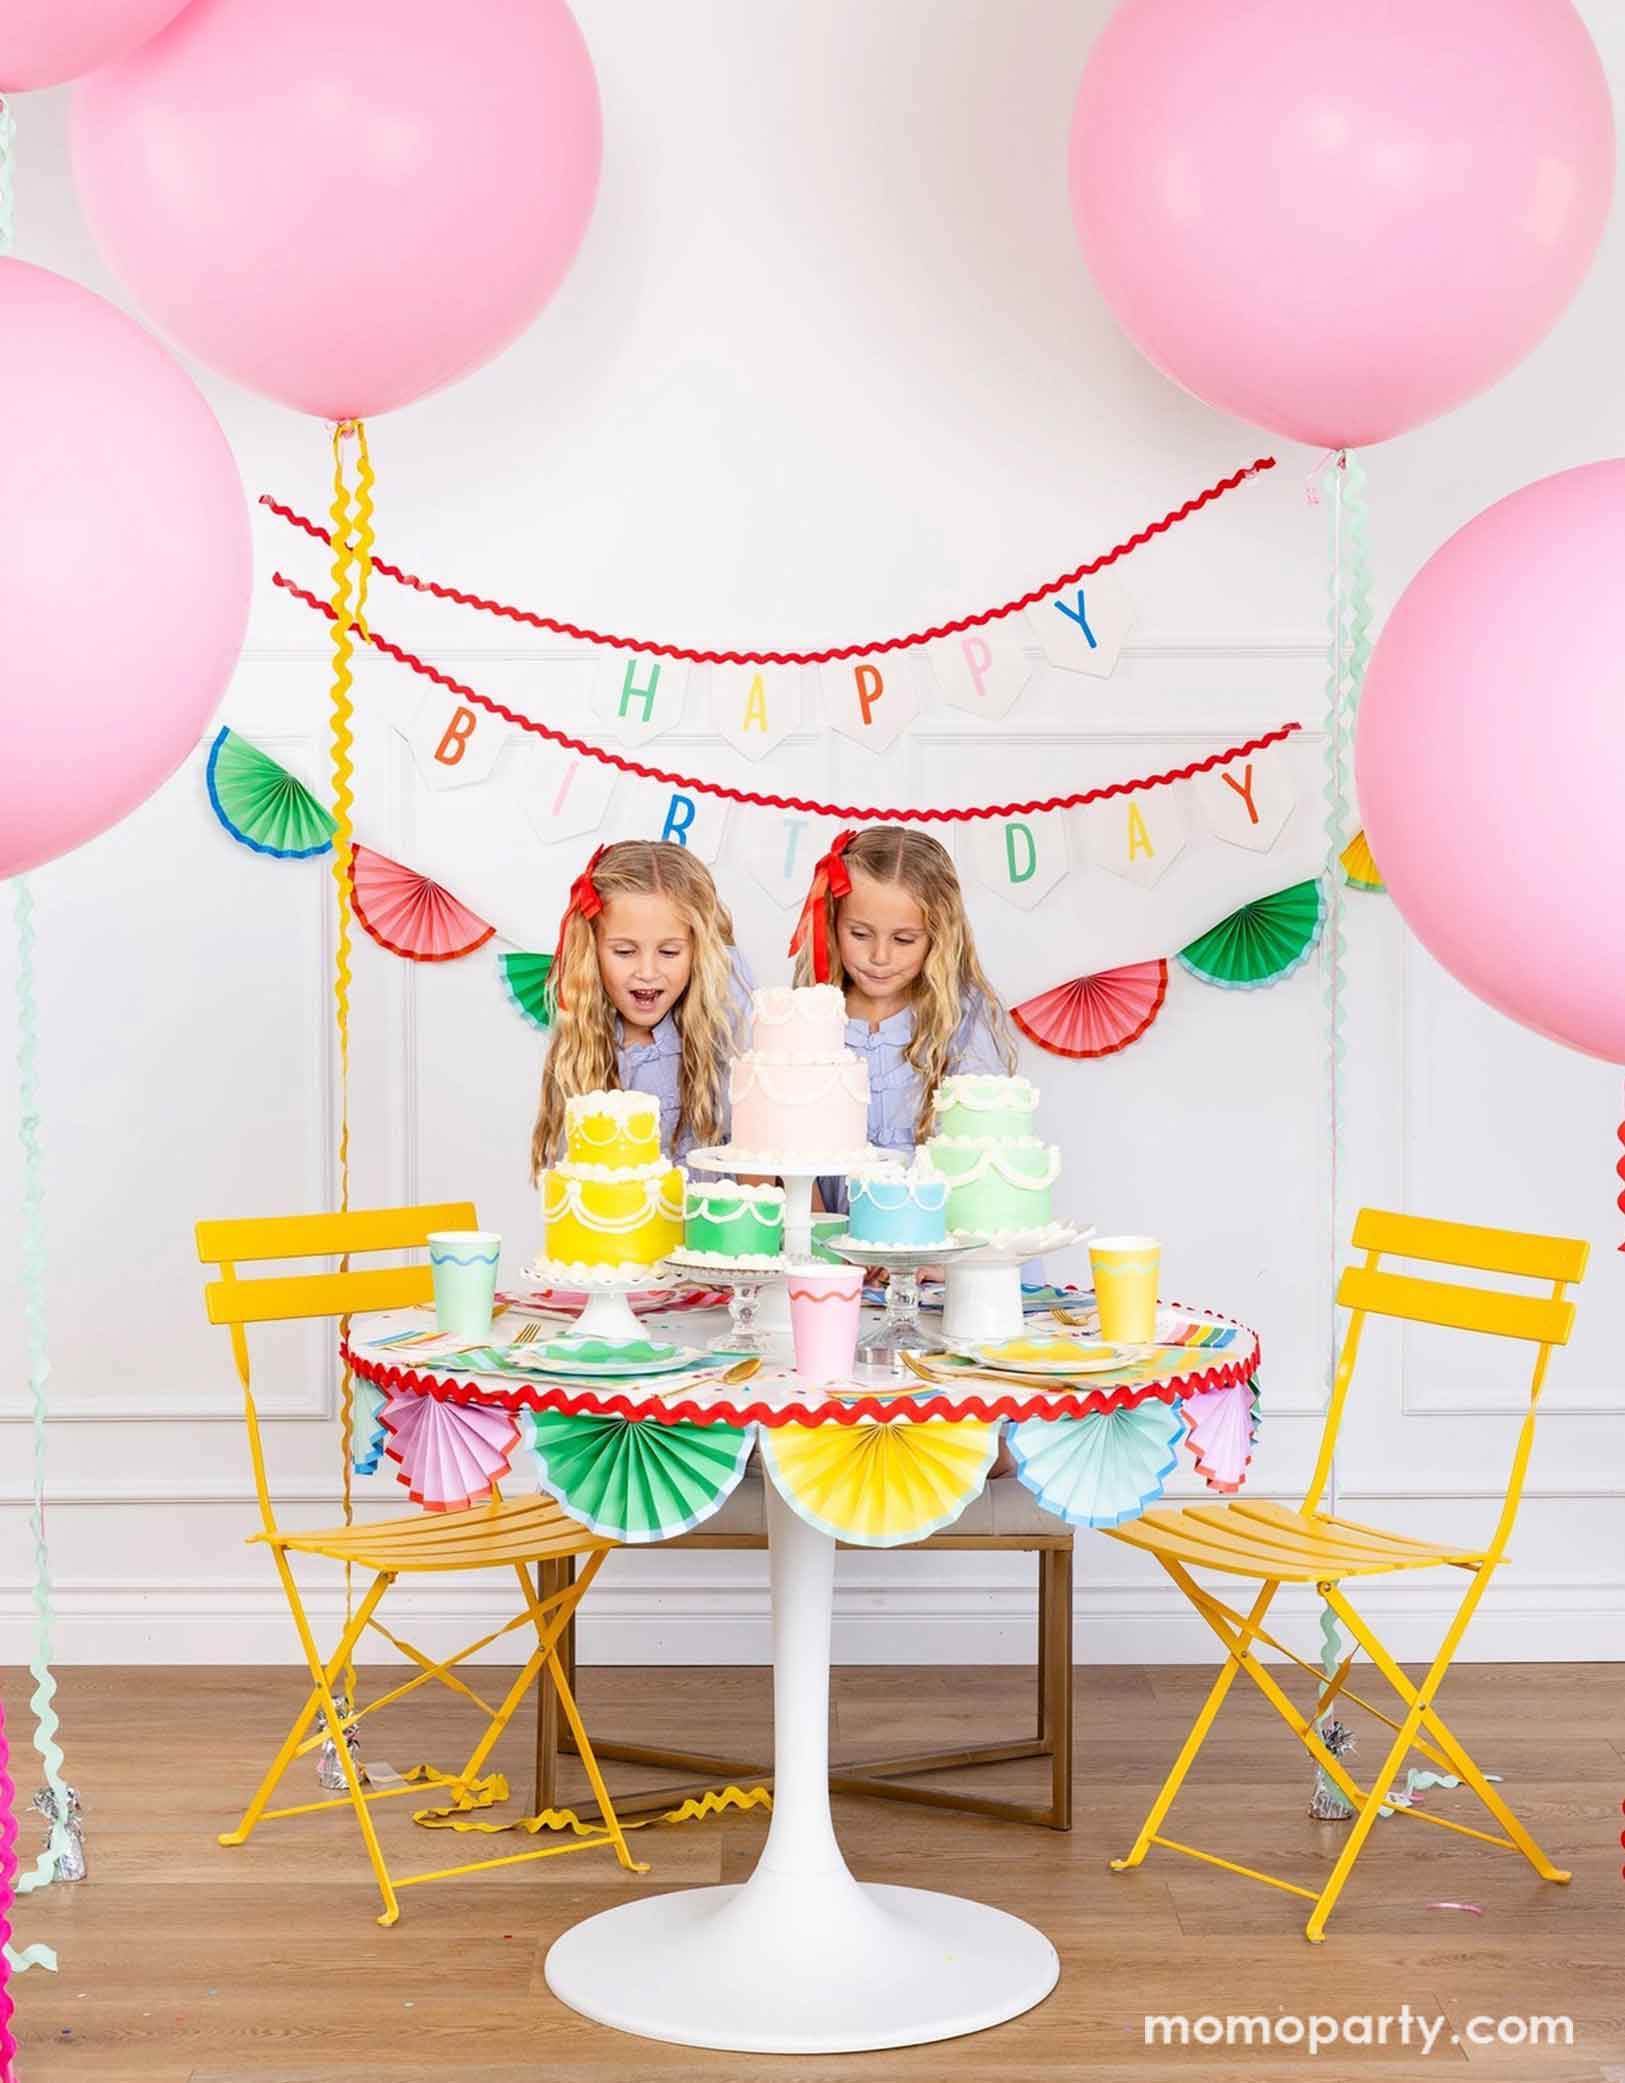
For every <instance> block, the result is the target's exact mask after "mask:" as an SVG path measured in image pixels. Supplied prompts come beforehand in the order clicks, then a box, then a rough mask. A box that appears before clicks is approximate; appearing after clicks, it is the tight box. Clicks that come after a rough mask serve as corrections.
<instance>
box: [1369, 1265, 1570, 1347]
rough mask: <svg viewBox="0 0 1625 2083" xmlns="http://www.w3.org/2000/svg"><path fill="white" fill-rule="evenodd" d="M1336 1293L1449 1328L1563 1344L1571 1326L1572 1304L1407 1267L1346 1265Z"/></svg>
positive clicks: (1384, 1312) (1379, 1310) (1383, 1312)
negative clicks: (1423, 1276) (1419, 1274)
mask: <svg viewBox="0 0 1625 2083" xmlns="http://www.w3.org/2000/svg"><path fill="white" fill-rule="evenodd" d="M1337 1299H1338V1301H1339V1302H1340V1303H1341V1304H1342V1305H1343V1307H1344V1308H1345V1309H1363V1310H1365V1311H1367V1312H1368V1313H1369V1314H1370V1315H1372V1316H1397V1317H1402V1318H1404V1320H1405V1321H1406V1322H1407V1323H1413V1324H1438V1325H1440V1326H1442V1327H1443V1328H1444V1329H1446V1330H1451V1331H1486V1332H1488V1333H1489V1334H1490V1335H1491V1336H1492V1337H1497V1338H1526V1339H1528V1340H1529V1342H1530V1343H1531V1344H1533V1345H1566V1344H1567V1343H1568V1340H1569V1333H1570V1331H1572V1330H1573V1328H1574V1304H1573V1303H1572V1302H1558V1301H1553V1299H1552V1298H1551V1297H1550V1296H1549V1295H1509V1294H1507V1293H1506V1292H1505V1291H1504V1290H1502V1289H1500V1288H1493V1287H1462V1286H1460V1285H1459V1284H1458V1283H1457V1282H1455V1281H1450V1280H1416V1279H1413V1278H1412V1277H1411V1276H1410V1275H1409V1274H1406V1273H1379V1272H1374V1271H1371V1270H1370V1269H1368V1268H1367V1267H1365V1266H1349V1267H1348V1268H1346V1270H1345V1271H1344V1274H1343V1277H1342V1279H1341V1280H1340V1281H1339V1282H1338V1286H1337Z"/></svg>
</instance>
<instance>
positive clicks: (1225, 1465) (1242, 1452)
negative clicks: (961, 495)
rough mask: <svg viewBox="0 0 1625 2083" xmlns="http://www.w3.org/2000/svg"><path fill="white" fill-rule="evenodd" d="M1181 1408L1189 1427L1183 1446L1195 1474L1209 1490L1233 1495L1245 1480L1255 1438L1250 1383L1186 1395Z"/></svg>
mask: <svg viewBox="0 0 1625 2083" xmlns="http://www.w3.org/2000/svg"><path fill="white" fill-rule="evenodd" d="M1183 1409H1184V1412H1185V1423H1186V1425H1187V1427H1188V1428H1189V1429H1188V1430H1187V1432H1186V1434H1185V1439H1186V1444H1187V1445H1188V1446H1189V1447H1190V1450H1191V1453H1192V1455H1193V1456H1194V1457H1195V1461H1196V1473H1197V1474H1198V1475H1199V1476H1201V1477H1203V1479H1204V1480H1205V1481H1206V1483H1207V1486H1208V1488H1209V1489H1210V1490H1218V1491H1220V1492H1222V1493H1223V1494H1225V1495H1226V1496H1230V1495H1233V1494H1234V1493H1235V1492H1236V1491H1237V1490H1239V1489H1240V1488H1241V1486H1242V1483H1243V1482H1244V1481H1245V1480H1246V1475H1247V1464H1248V1463H1249V1462H1250V1461H1251V1460H1252V1458H1253V1442H1254V1439H1255V1438H1256V1436H1257V1428H1256V1426H1255V1425H1254V1423H1253V1385H1252V1383H1251V1382H1247V1381H1237V1382H1232V1383H1231V1384H1230V1386H1229V1387H1228V1388H1224V1389H1207V1390H1204V1391H1203V1392H1202V1393H1201V1394H1200V1395H1197V1396H1187V1397H1186V1398H1185V1401H1184V1404H1183Z"/></svg>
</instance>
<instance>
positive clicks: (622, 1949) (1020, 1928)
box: [546, 1868, 1060, 2054]
mask: <svg viewBox="0 0 1625 2083" xmlns="http://www.w3.org/2000/svg"><path fill="white" fill-rule="evenodd" d="M546 1974H547V1985H548V1987H549V1988H550V1989H551V1990H552V1991H553V1993H554V1995H555V1996H557V1997H558V1998H560V2000H561V2001H562V2002H564V2003H567V2004H568V2005H569V2006H570V2008H571V2009H572V2010H576V2011H580V2012H582V2013H583V2014H584V2015H585V2016H586V2017H588V2018H595V2019H596V2020H597V2021H598V2022H599V2024H601V2025H613V2026H615V2027H616V2028H617V2029H618V2030H619V2031H621V2032H630V2033H636V2034H638V2035H639V2036H640V2037H641V2038H643V2039H648V2040H670V2041H674V2042H676V2044H677V2045H679V2046H684V2047H716V2048H723V2049H727V2050H729V2051H731V2052H736V2053H741V2054H856V2053H861V2052H864V2051H866V2050H872V2049H875V2048H879V2047H915V2046H920V2045H923V2044H924V2043H926V2042H928V2041H931V2040H948V2039H954V2038H957V2037H958V2035H959V2034H961V2033H966V2032H979V2031H981V2030H982V2029H983V2028H984V2027H985V2026H989V2025H999V2024H1002V2023H1003V2022H1004V2020H1005V2019H1007V2018H1014V2017H1017V2016H1019V2015H1020V2013H1021V2012H1023V2011H1028V2010H1031V2009H1032V2007H1033V2005H1034V2004H1036V2003H1042V2002H1043V2000H1044V1998H1045V1997H1046V1996H1048V1994H1049V1993H1050V1991H1051V1990H1052V1989H1053V1988H1054V1987H1055V1983H1056V1979H1057V1977H1058V1976H1059V1974H1060V1961H1059V1959H1058V1958H1057V1956H1056V1952H1055V1948H1054V1947H1053V1946H1052V1945H1051V1944H1050V1942H1049V1940H1048V1939H1047V1938H1045V1937H1044V1935H1043V1933H1042V1932H1039V1931H1035V1930H1034V1929H1033V1928H1032V1926H1031V1925H1030V1924H1023V1923H1022V1922H1021V1920H1020V1919H1019V1918H1018V1917H1012V1916H1010V1915H1008V1914H1007V1913H1006V1912H1005V1911H1004V1910H1002V1909H990V1908H988V1907H987V1906H986V1904H984V1903H980V1902H967V1901H965V1900H963V1899H962V1898H961V1897H959V1896H957V1895H937V1894H933V1893H931V1892H929V1891H927V1890H926V1889H923V1888H890V1887H865V1886H862V1885H861V1884H860V1883H858V1882H857V1881H855V1880H853V1878H852V1877H851V1875H850V1874H849V1873H847V1872H846V1871H845V1869H844V1868H840V1869H838V1870H836V1871H832V1872H828V1873H824V1874H820V1875H818V1876H816V1877H809V1876H808V1875H806V1874H790V1873H774V1872H771V1871H768V1870H765V1869H762V1868H759V1869H758V1870H757V1872H756V1874H755V1875H754V1876H753V1877H752V1879H751V1880H750V1881H748V1882H746V1883H745V1884H744V1885H743V1886H741V1887H731V1888H688V1889H684V1890H681V1891H679V1892H678V1893H676V1894H671V1895H653V1896H647V1897H645V1898H643V1899H642V1900H640V1901H637V1902H626V1903H622V1904H621V1905H620V1907H619V1908H617V1909H608V1910H604V1911H602V1912H601V1913H600V1914H599V1915H598V1916H595V1917H589V1918H588V1919H587V1921H586V1922H585V1923H584V1924H577V1925H576V1926H575V1927H574V1929H573V1930H570V1931H567V1932H565V1934H564V1936H563V1937H562V1938H560V1939H559V1940H557V1941H556V1942H555V1944H554V1945H553V1947H552V1949H551V1951H550V1952H549V1953H548V1956H547V1967H546Z"/></svg>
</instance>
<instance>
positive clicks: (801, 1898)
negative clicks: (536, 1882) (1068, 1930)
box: [546, 1481, 1060, 2055]
mask: <svg viewBox="0 0 1625 2083" xmlns="http://www.w3.org/2000/svg"><path fill="white" fill-rule="evenodd" d="M766 1489H767V1526H768V1540H769V1544H770V1548H771V1556H772V1582H773V1732H774V1759H773V1769H774V1783H773V1820H772V1823H771V1825H770V1827H769V1829H768V1834H767V1843H766V1845H765V1846H764V1847H763V1850H762V1856H761V1858H760V1859H759V1860H758V1861H757V1865H756V1870H755V1872H754V1873H753V1874H752V1875H751V1877H750V1879H749V1880H748V1881H746V1882H745V1883H744V1885H743V1886H736V1887H723V1888H715V1887H705V1888H687V1889H682V1890H679V1891H678V1892H676V1893H674V1894H669V1895H656V1896H648V1897H645V1898H643V1899H642V1900H640V1901H636V1902H627V1903H623V1904H622V1905H621V1906H620V1907H619V1908H617V1909H609V1910H604V1911H602V1912H600V1914H599V1915H597V1916H595V1917H589V1918H588V1919H587V1921H586V1922H585V1923H584V1924H577V1925H576V1926H575V1928H574V1929H573V1930H571V1931H567V1932H566V1933H565V1934H564V1936H563V1937H562V1938H560V1939H559V1940H557V1941H556V1942H555V1944H554V1945H553V1947H552V1950H551V1951H550V1952H549V1953H548V1956H547V1965H546V1975H547V1984H548V1987H549V1988H550V1989H551V1990H552V1991H553V1993H554V1995H555V1996H557V1997H558V1998H559V1999H560V2000H561V2001H562V2002H564V2003H567V2004H569V2005H570V2007H571V2009H572V2010H577V2011H580V2012H582V2013H583V2014H584V2015H585V2016H587V2017H589V2018H595V2019H597V2020H598V2022H599V2023H600V2024H602V2025H612V2026H616V2027H618V2028H619V2029H620V2030H621V2031H622V2032H631V2033H637V2034H640V2035H641V2036H642V2037H643V2038H645V2039H653V2040H670V2041H675V2042H676V2043H677V2044H678V2045H680V2046H686V2047H717V2048H726V2049H729V2050H732V2051H736V2052H739V2053H754V2054H801V2055H812V2054H849V2053H858V2052H861V2051H863V2050H866V2049H873V2048H878V2047H912V2046H919V2045H921V2044H923V2043H924V2042H926V2041H931V2040H946V2039H952V2038H954V2037H955V2036H957V2035H958V2034H960V2033H965V2032H978V2031H980V2030H981V2029H982V2028H983V2027H984V2026H989V2025H998V2024H1001V2023H1002V2022H1003V2021H1004V2020H1005V2019H1006V2018H1014V2017H1016V2016H1018V2015H1019V2014H1020V2013H1021V2012H1022V2011H1026V2010H1030V2009H1031V2008H1032V2006H1033V2005H1034V2004H1035V2003H1040V2002H1042V2001H1043V1999H1044V1998H1045V1997H1046V1996H1047V1995H1048V1994H1049V1992H1050V1991H1051V1989H1053V1988H1054V1986H1055V1983H1056V1979H1057V1977H1058V1976H1059V1974H1060V1961H1059V1959H1058V1958H1057V1956H1056V1952H1055V1948H1054V1947H1053V1946H1052V1945H1051V1944H1050V1942H1049V1940H1048V1939H1047V1938H1045V1937H1044V1935H1043V1933H1042V1932H1039V1931H1035V1930H1034V1929H1033V1928H1032V1926H1031V1925H1030V1924H1023V1923H1022V1922H1021V1921H1020V1920H1019V1919H1018V1918H1016V1917H1012V1916H1010V1915H1009V1914H1008V1913H1007V1912H1006V1911H1004V1910H1000V1909H991V1908H989V1907H987V1906H986V1905H985V1904H983V1903H980V1902H967V1901H964V1900H963V1899H962V1898H961V1897H959V1896H957V1895H939V1894H936V1893H933V1892H931V1891H929V1890H927V1889H923V1888H897V1887H871V1886H864V1885H862V1884H861V1883H859V1882H858V1881H856V1880H854V1879H853V1877H852V1875H851V1874H850V1873H849V1872H848V1870H847V1866H846V1861H845V1860H844V1859H843V1858H842V1856H841V1848H840V1846H839V1845H838V1844H837V1843H836V1840H835V1828H834V1824H833V1823H832V1821H831V1819H830V1811H829V1635H830V1596H831V1588H832V1583H833V1578H834V1567H835V1542H834V1540H833V1539H832V1538H831V1536H830V1535H828V1534H826V1533H820V1532H819V1531H818V1530H817V1529H816V1528H815V1527H812V1526H809V1525H808V1524H807V1523H806V1521H805V1520H804V1519H801V1518H799V1517H797V1515H796V1514H795V1513H794V1512H793V1511H792V1510H791V1509H790V1507H789V1506H788V1505H787V1504H786V1503H785V1502H784V1500H783V1499H782V1498H781V1497H780V1496H779V1494H778V1491H777V1490H776V1489H775V1488H774V1486H773V1484H772V1482H771V1481H769V1482H768V1484H767V1485H766Z"/></svg>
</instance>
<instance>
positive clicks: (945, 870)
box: [796, 825, 1016, 1142]
mask: <svg viewBox="0 0 1625 2083" xmlns="http://www.w3.org/2000/svg"><path fill="white" fill-rule="evenodd" d="M841 858H842V860H843V861H844V862H845V864H846V866H847V867H848V868H849V869H857V870H858V871H859V872H860V873H862V874H864V875H868V876H872V877H873V879H874V880H875V881H876V882H894V883H897V884H899V885H900V886H901V887H902V888H903V889H905V890H907V892H908V893H909V895H910V896H911V897H912V898H913V899H914V901H915V903H916V904H917V905H918V906H919V907H920V910H921V912H922V913H923V914H924V917H925V930H926V937H927V947H926V953H925V967H924V968H923V969H922V970H921V971H920V973H919V975H918V976H917V977H916V978H915V980H914V998H913V1010H914V1036H913V1039H912V1040H911V1041H910V1042H909V1045H908V1047H907V1048H906V1049H905V1050H904V1052H903V1054H904V1056H905V1057H906V1059H907V1061H908V1062H909V1063H910V1064H912V1066H913V1068H914V1070H915V1072H916V1073H917V1074H918V1077H919V1080H920V1112H919V1119H918V1121H917V1122H916V1124H915V1131H914V1132H915V1136H916V1139H917V1140H918V1141H920V1142H923V1141H924V1140H925V1138H926V1136H927V1135H929V1133H930V1131H931V1096H932V1094H933V1093H934V1092H935V1091H936V1089H937V1087H938V1086H939V1085H940V1084H941V1083H942V1081H943V1079H944V1078H946V1077H948V1076H949V1075H951V1073H952V1071H953V1063H952V1062H951V1060H950V1051H951V1050H952V1047H953V1040H954V1036H955V1035H956V1034H957V1033H958V1031H959V1025H960V1022H961V1021H962V1020H963V1019H964V1017H965V1012H966V1008H967V1006H968V1005H969V1004H970V1003H971V1002H972V1001H973V1000H974V999H975V998H978V997H979V998H980V1000H981V1012H982V1016H983V1018H984V1020H985V1021H986V1024H987V1029H988V1032H989V1034H990V1035H991V1036H992V1038H993V1042H994V1046H995V1047H996V1048H997V1049H998V1051H999V1054H1000V1055H1001V1056H1002V1057H1003V1058H1004V1066H1005V1069H1006V1070H1008V1071H1013V1070H1014V1069H1015V1067H1016V1045H1015V1037H1014V1036H1013V1035H1012V1034H1011V1032H1010V1022H1009V1018H1008V1016H1007V1015H1006V1013H1005V1010H1004V1007H1003V1005H1002V1004H1001V1002H1000V1000H999V997H998V994H997V993H996V992H995V990H994V989H993V986H992V985H991V984H990V983H989V982H988V980H987V976H986V974H985V972H984V971H983V968H982V965H981V963H980V962H979V961H978V960H977V957H976V941H975V938H974V936H973V935H972V933H971V929H970V920H969V919H968V918H967V917H966V916H965V898H964V894H963V892H962V891H961V890H960V887H959V877H958V876H957V875H956V874H955V872H954V864H953V861H952V859H951V858H950V856H949V853H948V850H947V848H946V847H945V846H942V845H941V844H940V843H939V842H938V841H937V840H935V839H933V838H931V837H930V835H929V834H928V833H925V832H920V831H916V830H915V829H914V828H913V826H911V825H870V826H869V827H868V828H867V829H866V830H864V831H861V832H859V834H858V835H857V837H856V838H855V839H854V840H853V841H852V843H851V845H850V846H848V847H847V849H846V852H845V853H844V854H843V855H842V856H841ZM839 905H840V900H839V899H838V898H836V897H833V896H831V897H827V898H826V899H825V911H826V918H825V924H826V926H827V928H828V934H829V964H830V982H831V983H832V984H835V985H836V986H838V987H839V988H840V989H842V990H844V989H845V988H846V969H845V965H844V964H843V963H842V961H841V948H840V941H839V938H838V936H837V934H836V931H835V922H836V915H837V912H838V910H839ZM812 981H813V975H812V936H811V934H808V936H807V938H806V940H804V941H803V943H802V948H801V953H800V954H799V955H798V956H797V957H796V982H797V983H798V984H808V983H811V982H812Z"/></svg>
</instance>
